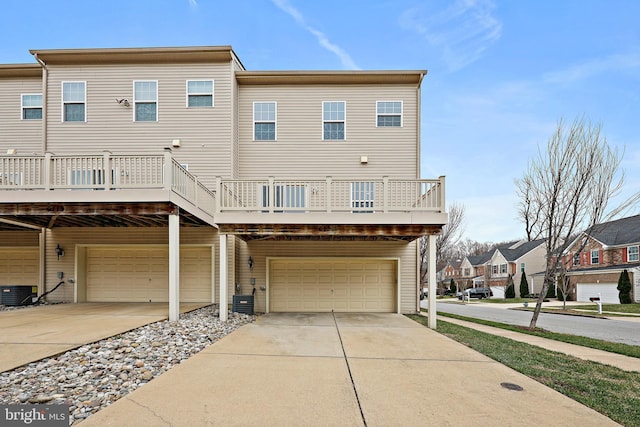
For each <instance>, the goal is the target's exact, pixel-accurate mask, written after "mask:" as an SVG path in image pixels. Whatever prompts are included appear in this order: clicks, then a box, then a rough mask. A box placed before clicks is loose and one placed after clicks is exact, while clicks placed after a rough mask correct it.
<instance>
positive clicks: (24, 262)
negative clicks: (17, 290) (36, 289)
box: [0, 246, 40, 286]
mask: <svg viewBox="0 0 640 427" xmlns="http://www.w3.org/2000/svg"><path fill="white" fill-rule="evenodd" d="M39 266H40V251H39V249H38V247H37V246H36V247H32V246H29V247H11V248H0V285H31V286H37V285H38V276H39V274H38V272H39V270H40V267H39Z"/></svg>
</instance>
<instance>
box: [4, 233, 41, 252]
mask: <svg viewBox="0 0 640 427" xmlns="http://www.w3.org/2000/svg"><path fill="white" fill-rule="evenodd" d="M39 244H40V232H39V231H36V230H33V231H0V248H2V247H3V246H11V247H15V246H38V245H39Z"/></svg>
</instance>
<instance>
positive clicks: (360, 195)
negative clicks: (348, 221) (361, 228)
mask: <svg viewBox="0 0 640 427" xmlns="http://www.w3.org/2000/svg"><path fill="white" fill-rule="evenodd" d="M375 194H376V183H375V182H370V181H358V182H352V183H351V208H352V209H353V210H352V211H351V212H352V213H373V208H374V202H375Z"/></svg>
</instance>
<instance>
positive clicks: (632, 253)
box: [627, 245, 640, 262]
mask: <svg viewBox="0 0 640 427" xmlns="http://www.w3.org/2000/svg"><path fill="white" fill-rule="evenodd" d="M627 261H629V262H633V261H640V258H639V255H638V246H637V245H636V246H629V247H628V248H627Z"/></svg>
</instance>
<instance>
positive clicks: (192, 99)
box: [187, 80, 213, 108]
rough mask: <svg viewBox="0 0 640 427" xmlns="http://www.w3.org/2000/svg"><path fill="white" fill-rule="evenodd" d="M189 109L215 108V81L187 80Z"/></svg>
mask: <svg viewBox="0 0 640 427" xmlns="http://www.w3.org/2000/svg"><path fill="white" fill-rule="evenodd" d="M187 107H190V108H206V107H213V80H187Z"/></svg>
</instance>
